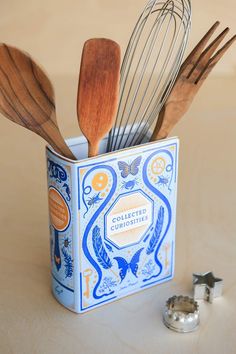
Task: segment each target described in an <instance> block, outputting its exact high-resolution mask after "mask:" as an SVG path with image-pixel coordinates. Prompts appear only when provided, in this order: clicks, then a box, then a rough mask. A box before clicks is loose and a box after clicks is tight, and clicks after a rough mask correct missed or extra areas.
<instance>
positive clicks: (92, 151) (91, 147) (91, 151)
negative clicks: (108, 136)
mask: <svg viewBox="0 0 236 354" xmlns="http://www.w3.org/2000/svg"><path fill="white" fill-rule="evenodd" d="M98 150H99V142H98V143H95V142H93V143H92V144H91V143H90V142H88V157H94V156H97V155H98Z"/></svg>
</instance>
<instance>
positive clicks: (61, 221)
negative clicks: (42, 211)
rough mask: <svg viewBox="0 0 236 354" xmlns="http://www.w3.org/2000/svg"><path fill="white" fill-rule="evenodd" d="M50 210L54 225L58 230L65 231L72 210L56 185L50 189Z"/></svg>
mask: <svg viewBox="0 0 236 354" xmlns="http://www.w3.org/2000/svg"><path fill="white" fill-rule="evenodd" d="M48 200H49V212H50V218H51V222H52V225H53V227H54V228H55V229H56V230H57V231H64V230H65V229H66V228H67V226H68V225H69V222H70V212H69V208H68V205H67V203H66V201H65V199H64V197H63V196H62V195H61V193H60V192H58V191H57V189H55V188H54V187H50V188H49V191H48Z"/></svg>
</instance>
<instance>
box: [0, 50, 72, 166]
mask: <svg viewBox="0 0 236 354" xmlns="http://www.w3.org/2000/svg"><path fill="white" fill-rule="evenodd" d="M0 112H1V113H2V114H3V115H4V116H5V117H7V118H8V119H10V120H11V121H13V122H15V123H17V124H20V125H22V126H23V127H25V128H27V129H29V130H31V131H33V132H35V133H36V134H38V135H40V136H41V137H42V138H43V139H45V140H46V141H47V142H48V143H49V144H50V145H51V146H52V147H53V149H54V150H55V151H57V152H58V153H60V154H61V155H64V156H65V157H68V158H70V159H75V157H74V155H73V154H72V152H71V151H70V149H69V148H68V146H67V145H66V143H65V141H64V139H63V137H62V135H61V133H60V131H59V128H58V125H57V120H56V112H55V102H54V90H53V87H52V84H51V82H50V81H49V79H48V77H47V76H46V74H45V73H44V72H43V71H42V69H41V68H39V66H38V65H37V64H36V63H35V62H34V61H33V59H32V58H31V57H30V56H29V55H28V54H26V53H24V52H22V51H21V50H19V49H17V48H14V47H10V46H9V45H6V44H0Z"/></svg>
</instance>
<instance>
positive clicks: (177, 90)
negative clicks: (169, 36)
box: [151, 21, 236, 141]
mask: <svg viewBox="0 0 236 354" xmlns="http://www.w3.org/2000/svg"><path fill="white" fill-rule="evenodd" d="M218 25H219V22H218V21H217V22H216V23H215V24H214V25H213V26H212V27H211V28H210V30H209V31H208V32H207V33H206V34H205V36H204V37H203V38H202V39H201V41H200V42H199V43H198V44H197V46H196V47H195V48H194V49H193V51H192V52H191V53H190V55H189V56H188V57H187V59H186V60H185V61H184V63H183V64H182V66H181V69H180V72H179V75H178V77H177V80H176V82H175V84H174V86H173V89H172V91H171V93H170V95H169V97H168V99H167V101H166V102H165V104H164V106H163V108H162V110H161V111H160V114H159V117H158V120H157V123H156V126H155V129H154V131H153V134H152V137H151V141H154V140H159V139H164V138H166V137H167V136H168V134H169V133H170V131H171V129H172V128H173V127H174V125H175V124H176V123H178V121H179V120H180V119H181V118H182V116H183V115H184V114H185V113H186V112H187V110H188V109H189V107H190V105H191V103H192V101H193V99H194V97H195V96H196V94H197V92H198V90H199V89H200V87H201V86H202V84H203V82H204V81H205V79H206V78H207V77H208V75H209V73H210V72H211V70H212V69H213V68H214V66H215V65H216V64H217V63H218V61H219V60H220V59H221V57H222V56H223V55H224V53H225V52H226V51H227V49H228V48H229V47H230V46H231V45H232V44H233V42H234V41H235V40H236V35H235V36H233V37H232V38H231V39H230V40H229V41H228V42H227V43H225V45H224V46H222V48H221V49H219V50H218V51H217V52H216V53H215V51H216V49H217V48H218V46H219V45H220V43H221V41H222V40H223V39H224V37H225V35H226V34H227V33H228V31H229V28H226V29H225V30H224V31H223V32H221V33H220V35H219V36H218V37H217V38H216V39H215V40H214V41H212V42H211V43H210V44H209V46H208V47H207V48H206V49H205V50H204V47H205V46H206V44H207V42H208V40H209V39H210V37H211V36H212V34H213V33H214V32H215V30H216V28H217V27H218ZM214 53H215V54H214Z"/></svg>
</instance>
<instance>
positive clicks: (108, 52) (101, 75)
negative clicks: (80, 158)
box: [77, 38, 120, 157]
mask: <svg viewBox="0 0 236 354" xmlns="http://www.w3.org/2000/svg"><path fill="white" fill-rule="evenodd" d="M119 78H120V47H119V45H118V44H117V43H116V42H114V41H112V40H110V39H104V38H96V39H90V40H88V41H87V42H85V44H84V48H83V53H82V59H81V66H80V77H79V87H78V98H77V114H78V121H79V126H80V129H81V130H82V132H83V134H84V135H85V137H86V138H87V140H88V144H89V152H88V155H89V157H92V156H96V155H97V154H98V148H99V142H100V140H101V139H102V138H103V137H104V136H105V135H106V134H107V133H108V132H109V131H110V129H111V128H112V125H113V122H114V119H115V115H116V111H117V106H118V94H119Z"/></svg>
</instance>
